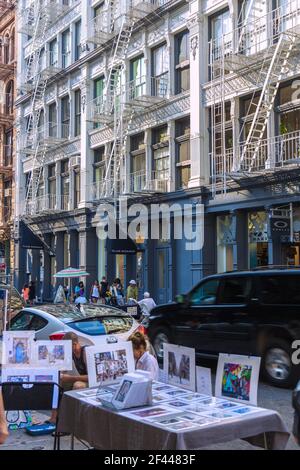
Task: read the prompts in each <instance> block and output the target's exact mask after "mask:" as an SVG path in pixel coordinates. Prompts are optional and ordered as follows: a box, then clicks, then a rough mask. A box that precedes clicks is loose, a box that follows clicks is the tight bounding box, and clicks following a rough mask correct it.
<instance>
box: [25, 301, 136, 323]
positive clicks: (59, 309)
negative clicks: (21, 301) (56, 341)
mask: <svg viewBox="0 0 300 470" xmlns="http://www.w3.org/2000/svg"><path fill="white" fill-rule="evenodd" d="M23 311H30V312H35V313H46V314H50V315H52V316H54V317H56V318H58V319H60V320H63V319H64V320H65V319H68V320H69V321H75V320H82V319H84V318H97V317H105V316H119V317H128V316H130V315H128V314H126V312H123V310H120V309H117V308H114V307H111V306H110V305H90V304H87V305H81V309H79V308H78V307H77V306H76V305H74V304H46V305H40V306H33V307H26V308H24V309H23Z"/></svg>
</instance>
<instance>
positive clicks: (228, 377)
mask: <svg viewBox="0 0 300 470" xmlns="http://www.w3.org/2000/svg"><path fill="white" fill-rule="evenodd" d="M164 346H165V354H164V360H165V362H164V376H165V378H166V380H168V381H169V383H163V382H158V381H153V382H152V405H151V406H147V407H145V406H144V407H142V408H141V407H140V408H131V409H127V410H122V409H120V408H121V407H118V408H119V411H118V412H119V413H121V415H123V416H126V417H128V418H130V419H133V420H137V421H143V422H145V423H148V424H151V425H152V426H156V427H158V428H160V429H165V430H166V431H169V432H184V431H193V430H197V429H199V428H203V427H205V426H207V427H208V426H214V425H222V424H224V423H225V422H230V421H233V420H234V421H236V420H240V421H242V420H243V419H244V418H245V417H247V416H249V415H252V414H253V415H254V416H255V414H256V413H259V412H261V411H263V409H262V408H259V407H257V406H255V405H256V404H257V401H256V397H257V387H258V376H259V367H260V358H257V357H250V358H249V357H247V356H234V355H226V354H220V358H219V362H218V370H217V377H216V384H215V389H216V394H217V396H216V397H213V396H211V374H210V370H209V369H206V368H198V367H197V369H196V365H195V350H193V349H192V348H185V347H181V346H175V345H169V344H168V345H164ZM106 349H107V346H106ZM119 349H120V345H119ZM122 349H123V348H122ZM170 352H171V353H172V354H169V353H170ZM92 363H93V367H94V368H95V361H94V359H93V360H92ZM196 370H197V374H196ZM101 373H103V371H102V368H101ZM128 375H129V377H130V375H131V374H128ZM196 376H197V381H196ZM196 382H197V384H198V392H195V385H196ZM199 389H201V390H206V393H202V392H199ZM128 390H129V384H128V382H127V378H126V375H124V377H123V380H122V384H121V385H120V383H119V384H113V383H111V384H110V385H105V386H102V387H98V388H93V389H87V390H82V391H80V392H78V396H79V397H80V400H82V401H85V402H87V403H89V404H91V405H94V406H103V402H109V403H111V402H113V401H114V399H116V398H118V399H119V400H121V402H123V401H124V400H126V398H125V397H126V396H127V393H128ZM118 393H120V395H121V396H118ZM136 406H137V405H136ZM115 409H116V407H115Z"/></svg>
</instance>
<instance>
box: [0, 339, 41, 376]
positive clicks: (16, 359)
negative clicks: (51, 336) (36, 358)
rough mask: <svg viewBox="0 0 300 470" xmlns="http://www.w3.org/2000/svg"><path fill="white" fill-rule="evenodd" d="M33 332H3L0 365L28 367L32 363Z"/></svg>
mask: <svg viewBox="0 0 300 470" xmlns="http://www.w3.org/2000/svg"><path fill="white" fill-rule="evenodd" d="M34 334H35V333H34V331H4V332H3V350H2V364H5V365H10V366H20V367H24V366H30V365H31V364H32V361H33V357H32V348H33V343H34Z"/></svg>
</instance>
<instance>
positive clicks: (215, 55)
mask: <svg viewBox="0 0 300 470" xmlns="http://www.w3.org/2000/svg"><path fill="white" fill-rule="evenodd" d="M209 30H210V40H211V44H212V45H211V49H210V51H209V52H210V54H211V57H209V63H212V61H213V62H214V61H217V59H219V58H220V56H221V54H222V53H223V52H224V51H223V49H222V48H221V38H222V37H223V36H224V35H226V36H225V44H226V43H228V47H229V49H230V48H231V35H229V33H230V32H231V31H232V22H231V18H230V13H229V10H225V11H224V10H223V11H222V12H221V13H217V14H215V15H213V16H212V17H210V18H209ZM209 73H210V77H211V79H213V78H217V77H218V76H219V75H220V69H219V68H218V67H216V66H214V67H213V68H212V69H210V71H209Z"/></svg>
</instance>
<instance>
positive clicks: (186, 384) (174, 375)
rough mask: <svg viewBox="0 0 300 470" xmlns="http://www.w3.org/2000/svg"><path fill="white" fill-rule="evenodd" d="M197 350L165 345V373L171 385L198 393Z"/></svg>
mask: <svg viewBox="0 0 300 470" xmlns="http://www.w3.org/2000/svg"><path fill="white" fill-rule="evenodd" d="M195 362H196V361H195V349H192V348H186V347H182V346H176V345H174V344H167V343H164V373H165V375H166V376H167V379H168V380H167V381H168V383H169V384H173V385H177V386H178V387H182V388H185V389H188V390H192V391H193V392H195V391H196V366H195Z"/></svg>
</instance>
